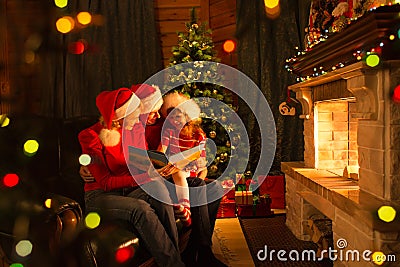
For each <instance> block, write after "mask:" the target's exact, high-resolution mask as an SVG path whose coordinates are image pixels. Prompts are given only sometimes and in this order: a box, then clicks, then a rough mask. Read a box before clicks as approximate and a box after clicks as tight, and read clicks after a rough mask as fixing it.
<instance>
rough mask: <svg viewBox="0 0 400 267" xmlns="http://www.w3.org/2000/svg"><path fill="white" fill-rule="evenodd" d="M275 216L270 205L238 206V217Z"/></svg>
mask: <svg viewBox="0 0 400 267" xmlns="http://www.w3.org/2000/svg"><path fill="white" fill-rule="evenodd" d="M273 214H274V212H273V211H271V208H270V206H269V205H268V204H264V203H258V204H253V205H237V216H238V217H266V216H270V215H273Z"/></svg>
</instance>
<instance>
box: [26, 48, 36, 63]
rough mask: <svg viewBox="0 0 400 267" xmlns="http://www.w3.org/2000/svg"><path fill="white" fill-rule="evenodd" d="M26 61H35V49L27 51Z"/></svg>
mask: <svg viewBox="0 0 400 267" xmlns="http://www.w3.org/2000/svg"><path fill="white" fill-rule="evenodd" d="M25 62H26V63H28V64H32V63H33V62H35V53H34V52H33V51H26V52H25Z"/></svg>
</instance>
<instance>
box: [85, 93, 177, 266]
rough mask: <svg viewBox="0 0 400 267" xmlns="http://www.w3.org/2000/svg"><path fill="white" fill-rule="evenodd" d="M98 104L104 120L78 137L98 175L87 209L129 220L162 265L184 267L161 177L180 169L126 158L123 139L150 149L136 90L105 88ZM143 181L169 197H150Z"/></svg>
mask: <svg viewBox="0 0 400 267" xmlns="http://www.w3.org/2000/svg"><path fill="white" fill-rule="evenodd" d="M148 87H149V90H155V89H154V88H153V87H151V86H148ZM150 87H151V88H152V89H151V88H150ZM159 96H160V103H162V100H161V94H159ZM96 105H97V107H98V109H99V111H100V113H101V118H100V120H99V122H98V123H96V124H94V125H93V126H91V127H89V128H87V129H85V130H83V131H82V132H80V133H79V136H78V137H79V142H80V144H81V147H82V153H84V154H88V155H89V156H90V158H91V162H90V164H89V165H88V166H87V167H88V169H89V171H90V173H91V174H92V175H93V177H94V179H95V181H94V182H92V183H86V184H85V206H86V212H97V213H98V214H100V215H101V218H102V219H104V220H116V219H117V220H125V221H127V222H128V223H129V224H130V225H132V226H133V228H134V229H135V230H136V232H137V233H138V234H139V237H140V238H141V240H142V241H143V242H144V245H145V247H146V248H147V249H148V251H149V252H150V253H151V254H152V255H153V256H154V258H155V261H156V263H157V264H158V265H159V266H184V264H183V263H182V261H181V258H180V254H179V249H178V234H177V229H176V223H175V218H174V211H173V208H172V206H171V205H168V204H165V203H171V200H170V197H169V194H168V189H167V188H166V187H165V184H164V183H163V182H162V180H161V179H157V177H159V175H158V174H161V175H165V176H168V175H169V174H170V173H171V172H173V171H175V168H174V167H172V166H170V165H167V166H166V167H164V168H162V169H160V170H157V171H141V170H139V169H135V168H134V167H129V168H128V166H127V163H126V161H125V156H126V155H125V154H124V152H125V151H126V150H127V149H124V147H123V143H124V146H126V145H135V146H137V147H141V148H146V142H145V135H144V134H145V132H144V124H143V122H141V121H139V115H140V113H141V104H140V99H139V98H138V97H137V96H136V95H135V94H134V93H133V92H132V91H131V90H130V89H128V88H120V89H118V90H114V91H104V92H101V93H100V94H99V95H98V96H97V98H96ZM160 105H161V104H160ZM122 135H124V142H122V138H121V136H122ZM139 184H140V185H149V186H151V187H152V188H156V189H157V190H158V196H162V197H163V198H164V199H162V200H163V201H159V200H156V199H154V198H153V197H151V196H149V195H148V194H147V193H146V192H145V191H144V190H143V189H142V188H141V187H139V186H138V185H139ZM153 190H154V189H153ZM155 233H157V234H155Z"/></svg>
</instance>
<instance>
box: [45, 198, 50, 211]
mask: <svg viewBox="0 0 400 267" xmlns="http://www.w3.org/2000/svg"><path fill="white" fill-rule="evenodd" d="M51 203H52V201H51V198H48V199H46V200H45V201H44V206H45V207H46V208H48V209H50V208H51Z"/></svg>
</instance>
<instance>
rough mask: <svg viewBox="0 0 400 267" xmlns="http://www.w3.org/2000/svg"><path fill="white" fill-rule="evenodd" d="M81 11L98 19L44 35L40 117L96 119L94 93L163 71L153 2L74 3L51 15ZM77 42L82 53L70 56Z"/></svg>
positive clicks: (79, 0) (94, 0)
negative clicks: (81, 42)
mask: <svg viewBox="0 0 400 267" xmlns="http://www.w3.org/2000/svg"><path fill="white" fill-rule="evenodd" d="M81 11H88V12H90V13H91V14H93V15H96V16H97V17H96V20H95V22H94V24H93V25H91V26H88V27H86V28H83V29H80V30H77V31H74V32H71V33H68V34H65V35H63V34H61V33H58V32H55V30H53V32H51V34H49V37H48V40H47V48H51V49H49V50H48V51H50V52H48V53H47V54H46V55H45V57H44V59H43V60H44V62H45V64H43V71H42V74H43V79H42V81H43V88H42V109H41V110H42V115H45V116H49V117H55V118H62V119H68V118H73V117H79V116H93V115H97V114H98V111H97V108H96V106H95V98H96V96H97V94H98V93H99V92H101V91H104V90H114V89H118V88H120V87H130V86H131V85H132V84H135V83H142V82H144V81H145V80H146V79H148V78H149V77H150V76H151V75H153V74H155V73H156V72H158V71H159V70H161V69H162V57H161V46H160V41H159V39H158V38H159V37H158V33H157V28H156V22H155V14H154V6H153V1H148V0H113V1H103V0H74V1H69V4H68V10H67V11H60V12H59V13H57V14H54V15H55V17H56V18H58V17H62V16H64V15H70V14H71V15H74V14H75V15H76V14H77V13H78V12H81ZM99 15H101V20H102V23H99V21H98V16H99ZM54 21H55V20H54ZM79 40H84V42H85V43H86V44H87V50H85V52H84V53H83V54H81V55H76V54H72V53H69V52H68V46H69V45H70V44H71V43H72V42H77V41H79Z"/></svg>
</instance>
